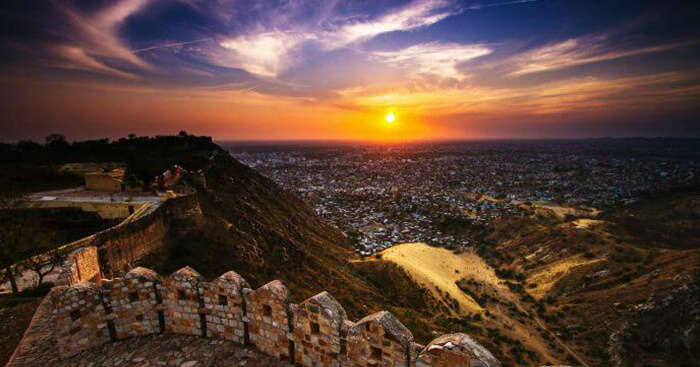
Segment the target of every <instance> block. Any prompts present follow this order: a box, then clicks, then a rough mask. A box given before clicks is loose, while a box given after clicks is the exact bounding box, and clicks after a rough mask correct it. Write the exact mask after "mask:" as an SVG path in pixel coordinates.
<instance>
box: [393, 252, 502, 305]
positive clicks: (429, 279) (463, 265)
mask: <svg viewBox="0 0 700 367" xmlns="http://www.w3.org/2000/svg"><path fill="white" fill-rule="evenodd" d="M381 255H382V259H383V260H388V261H391V262H394V263H396V264H398V265H399V266H401V267H402V268H403V269H404V270H405V271H406V272H407V273H408V274H409V276H411V277H412V278H413V280H414V281H416V282H417V283H418V284H420V285H422V286H424V287H425V288H427V289H429V290H430V291H431V292H432V293H433V295H434V296H435V298H436V299H442V298H443V297H442V296H441V295H440V294H439V292H438V290H437V289H436V286H437V287H438V288H439V289H440V290H441V291H442V292H448V293H449V295H450V297H451V298H452V299H455V300H457V302H459V305H460V309H461V310H462V312H464V311H469V312H480V311H481V310H482V309H481V307H480V306H479V305H478V304H477V303H476V302H475V301H474V300H473V299H472V298H471V297H469V296H468V295H466V294H465V293H464V292H462V290H460V289H459V287H457V284H456V282H457V281H459V280H460V279H462V278H473V279H475V280H477V281H481V282H485V283H488V284H493V285H498V284H499V279H498V277H497V276H496V274H495V273H494V271H493V269H492V268H491V267H489V266H488V265H487V264H486V263H485V262H484V261H483V260H482V259H481V257H479V256H478V255H477V254H475V253H472V252H465V253H461V254H454V253H453V252H452V251H450V250H447V249H444V248H439V247H431V246H428V245H426V244H423V243H405V244H401V245H396V246H393V247H391V248H389V249H386V250H384V251H383V252H381Z"/></svg>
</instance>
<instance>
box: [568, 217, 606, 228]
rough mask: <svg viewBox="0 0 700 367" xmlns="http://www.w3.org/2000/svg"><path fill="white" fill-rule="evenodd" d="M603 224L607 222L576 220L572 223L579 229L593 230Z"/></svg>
mask: <svg viewBox="0 0 700 367" xmlns="http://www.w3.org/2000/svg"><path fill="white" fill-rule="evenodd" d="M603 223H605V221H602V220H596V219H576V220H575V221H573V222H571V224H573V225H574V226H576V227H579V228H591V227H595V226H597V225H600V224H603Z"/></svg>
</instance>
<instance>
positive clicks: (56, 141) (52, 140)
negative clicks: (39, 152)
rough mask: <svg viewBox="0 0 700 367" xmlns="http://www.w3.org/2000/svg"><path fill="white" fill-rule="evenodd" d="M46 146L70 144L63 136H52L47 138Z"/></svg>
mask: <svg viewBox="0 0 700 367" xmlns="http://www.w3.org/2000/svg"><path fill="white" fill-rule="evenodd" d="M46 145H47V146H48V147H53V146H65V145H68V142H66V137H65V136H63V135H61V134H51V135H49V136H47V137H46Z"/></svg>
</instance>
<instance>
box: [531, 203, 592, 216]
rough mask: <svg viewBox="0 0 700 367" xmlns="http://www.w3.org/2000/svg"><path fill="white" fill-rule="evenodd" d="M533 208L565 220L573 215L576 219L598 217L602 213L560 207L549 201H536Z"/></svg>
mask: <svg viewBox="0 0 700 367" xmlns="http://www.w3.org/2000/svg"><path fill="white" fill-rule="evenodd" d="M533 206H534V207H535V208H541V209H546V210H548V211H550V212H552V213H553V214H554V215H555V216H556V217H557V218H559V219H564V218H566V216H567V215H573V216H576V217H580V216H586V217H596V216H598V215H599V214H600V213H601V211H600V210H599V209H596V208H588V207H573V206H566V205H559V204H556V203H553V202H549V201H536V202H534V203H533Z"/></svg>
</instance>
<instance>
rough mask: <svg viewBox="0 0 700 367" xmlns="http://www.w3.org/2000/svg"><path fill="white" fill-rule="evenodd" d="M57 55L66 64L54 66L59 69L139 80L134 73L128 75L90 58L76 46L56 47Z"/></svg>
mask: <svg viewBox="0 0 700 367" xmlns="http://www.w3.org/2000/svg"><path fill="white" fill-rule="evenodd" d="M53 50H54V52H55V54H56V55H58V56H60V58H61V59H62V60H64V62H62V63H58V64H54V65H55V66H57V67H62V68H66V69H76V70H85V71H93V72H98V73H102V74H106V75H111V76H117V77H122V78H128V79H137V76H136V75H134V74H132V73H127V72H124V71H121V70H119V69H115V68H113V67H110V66H107V65H105V64H104V63H103V62H101V61H99V60H97V59H95V58H94V57H92V56H90V55H89V54H88V53H87V52H85V50H84V49H82V48H80V47H74V46H55V47H54V48H53Z"/></svg>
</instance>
